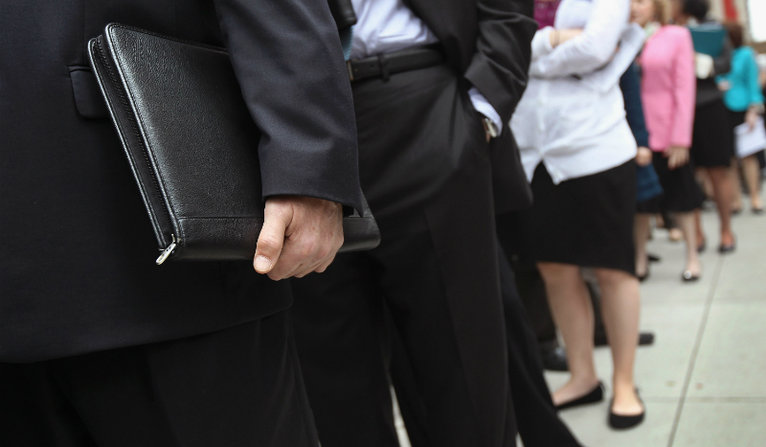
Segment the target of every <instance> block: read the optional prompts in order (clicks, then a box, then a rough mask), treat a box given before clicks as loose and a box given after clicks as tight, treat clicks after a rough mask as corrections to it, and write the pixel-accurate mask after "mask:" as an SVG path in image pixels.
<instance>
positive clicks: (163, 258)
mask: <svg viewBox="0 0 766 447" xmlns="http://www.w3.org/2000/svg"><path fill="white" fill-rule="evenodd" d="M170 237H171V238H173V242H171V243H170V245H168V246H167V248H165V249H164V250H162V253H160V257H159V258H157V260H156V261H154V262H155V263H156V264H157V265H162V264H163V263H164V262H165V261H167V260H168V258H169V257H170V255H172V254H173V252H174V251H175V250H176V247H178V241H176V235H175V234H171V235H170Z"/></svg>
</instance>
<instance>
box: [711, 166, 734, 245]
mask: <svg viewBox="0 0 766 447" xmlns="http://www.w3.org/2000/svg"><path fill="white" fill-rule="evenodd" d="M708 174H709V175H710V180H712V182H713V191H714V194H715V195H714V199H715V205H716V208H718V221H719V222H720V224H721V244H722V245H730V244H733V243H734V233H733V232H732V230H731V202H732V198H733V196H734V181H733V180H734V179H733V178H732V177H731V174H730V170H729V168H708Z"/></svg>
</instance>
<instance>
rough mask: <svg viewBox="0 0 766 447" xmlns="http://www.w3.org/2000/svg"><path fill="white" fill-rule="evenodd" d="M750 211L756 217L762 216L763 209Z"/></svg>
mask: <svg viewBox="0 0 766 447" xmlns="http://www.w3.org/2000/svg"><path fill="white" fill-rule="evenodd" d="M751 211H752V212H753V214H755V215H756V216H760V215H761V214H763V208H753V209H752V210H751Z"/></svg>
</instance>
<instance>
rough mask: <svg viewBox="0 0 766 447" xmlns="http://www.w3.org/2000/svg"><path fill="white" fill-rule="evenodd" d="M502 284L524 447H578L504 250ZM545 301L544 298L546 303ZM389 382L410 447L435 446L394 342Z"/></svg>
mask: <svg viewBox="0 0 766 447" xmlns="http://www.w3.org/2000/svg"><path fill="white" fill-rule="evenodd" d="M500 252H501V253H500V256H499V265H500V284H501V289H502V296H503V314H504V316H505V326H506V335H507V345H508V366H509V368H508V369H509V379H510V384H511V389H512V390H513V392H512V393H511V394H512V397H513V407H514V409H516V424H517V426H518V430H519V434H520V435H521V439H522V441H523V442H524V446H525V447H578V446H579V445H580V444H579V442H578V441H577V439H575V437H574V435H573V434H572V432H570V431H569V428H567V426H566V424H564V422H563V421H562V420H561V419H560V418H559V417H558V414H557V413H556V409H555V408H554V406H553V401H552V400H551V394H550V390H549V389H548V385H547V383H546V382H545V377H544V375H543V365H542V362H541V361H540V356H539V348H538V345H537V341H536V337H535V334H534V332H533V331H532V328H531V325H530V323H529V321H528V319H527V315H526V311H525V309H524V306H523V304H522V302H521V297H520V296H519V293H518V291H517V288H516V281H515V278H514V276H515V275H514V273H513V270H511V266H510V264H509V262H508V261H507V259H506V256H505V255H504V254H503V253H502V249H501V250H500ZM544 298H545V297H543V299H544ZM393 347H394V349H393V355H392V360H391V377H392V380H393V382H394V386H395V388H396V395H397V398H398V401H399V408H400V410H401V413H402V417H403V418H404V420H405V421H406V426H407V434H408V435H409V438H410V443H411V444H412V447H433V446H436V445H437V444H435V443H433V442H431V441H430V440H429V438H428V435H427V433H426V432H425V430H424V426H425V424H426V420H427V415H426V411H425V409H424V406H423V403H422V402H420V401H414V402H413V401H411V400H409V399H411V398H412V396H416V395H417V394H416V393H412V392H411V391H410V390H411V388H412V387H414V386H415V385H414V379H413V375H412V368H411V366H410V365H409V364H408V362H407V359H406V356H404V355H402V351H403V350H402V349H401V343H400V341H399V340H398V339H396V338H395V339H394V345H393Z"/></svg>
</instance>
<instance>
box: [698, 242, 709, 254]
mask: <svg viewBox="0 0 766 447" xmlns="http://www.w3.org/2000/svg"><path fill="white" fill-rule="evenodd" d="M705 250H707V241H702V243H701V244H699V245H697V253H704V252H705Z"/></svg>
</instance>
